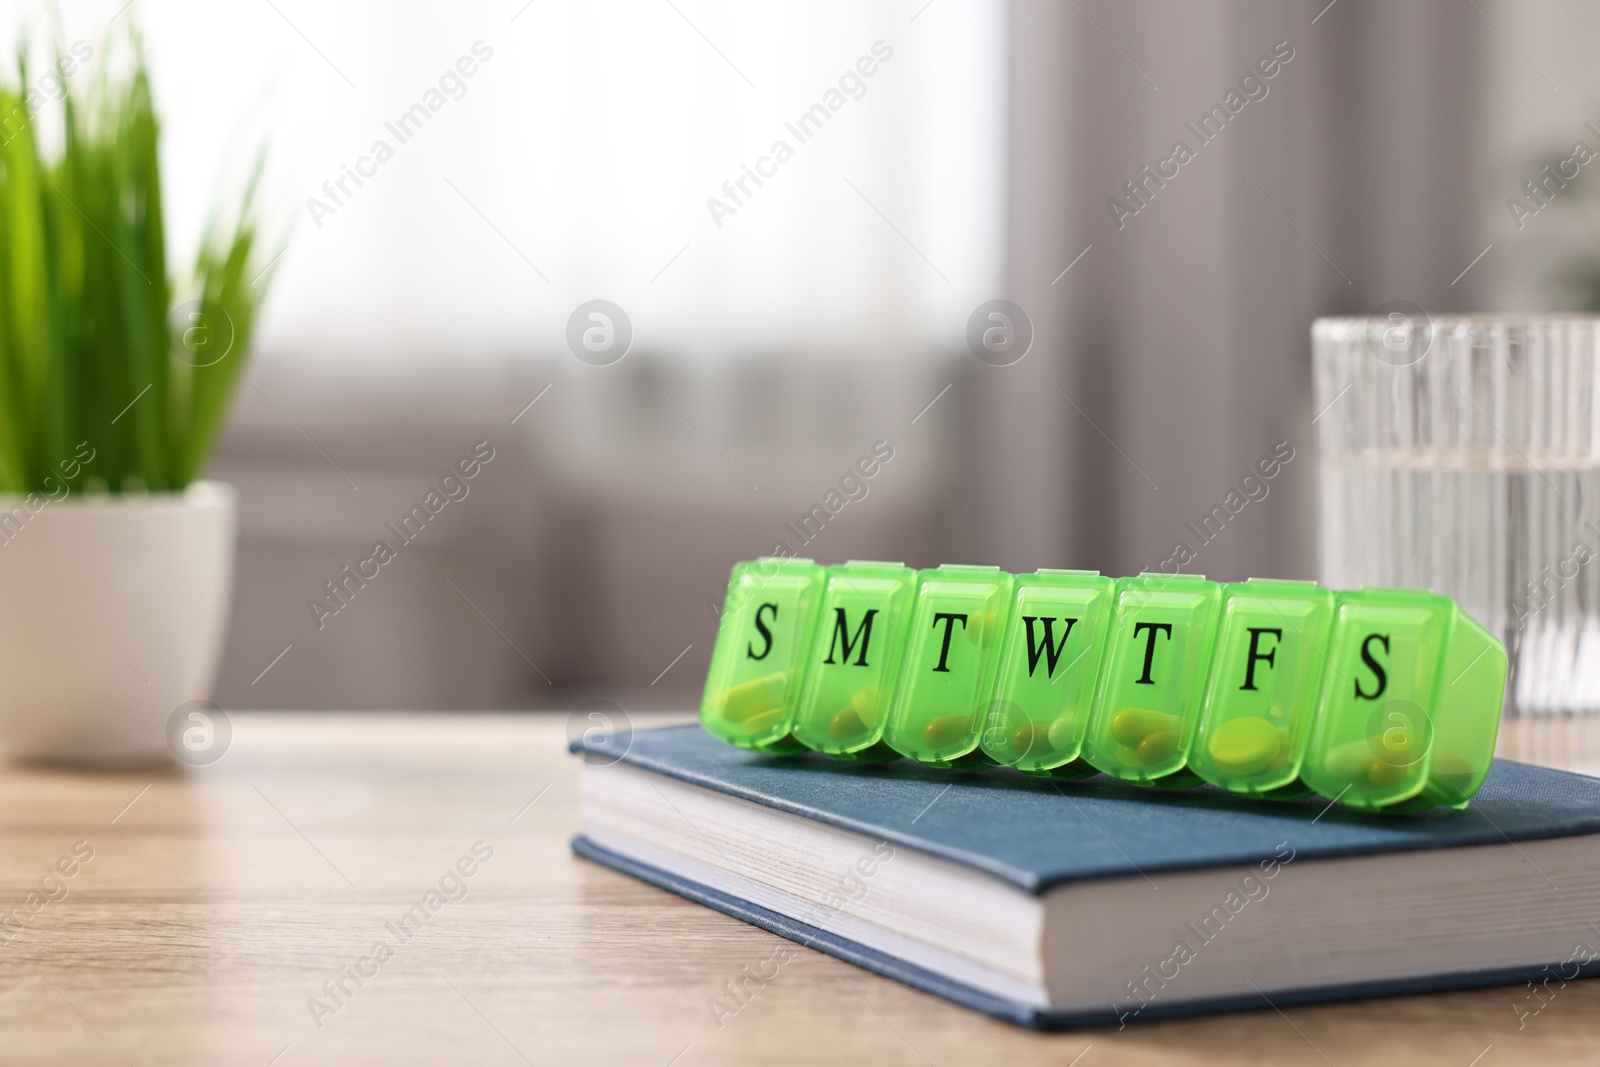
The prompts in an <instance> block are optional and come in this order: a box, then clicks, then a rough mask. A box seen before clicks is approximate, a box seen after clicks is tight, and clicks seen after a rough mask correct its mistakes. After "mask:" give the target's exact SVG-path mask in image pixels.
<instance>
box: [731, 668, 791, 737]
mask: <svg viewBox="0 0 1600 1067" xmlns="http://www.w3.org/2000/svg"><path fill="white" fill-rule="evenodd" d="M788 690H789V672H788V671H778V672H777V673H775V674H767V675H763V676H762V677H760V678H752V679H750V680H749V681H748V682H740V683H739V684H738V685H735V686H731V687H730V688H729V689H728V691H727V692H726V693H723V694H722V717H723V718H724V719H726V720H728V721H729V722H732V723H738V724H740V725H742V726H744V727H746V728H748V729H751V730H759V729H765V728H766V727H767V726H770V725H772V722H773V721H774V719H776V718H777V717H779V716H781V715H782V713H783V698H784V696H785V695H786V694H787V693H788Z"/></svg>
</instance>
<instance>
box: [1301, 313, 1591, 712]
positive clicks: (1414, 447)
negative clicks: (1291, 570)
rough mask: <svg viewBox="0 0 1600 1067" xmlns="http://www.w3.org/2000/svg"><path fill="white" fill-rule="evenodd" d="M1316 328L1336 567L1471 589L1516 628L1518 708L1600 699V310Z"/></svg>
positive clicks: (1512, 645) (1454, 590)
mask: <svg viewBox="0 0 1600 1067" xmlns="http://www.w3.org/2000/svg"><path fill="white" fill-rule="evenodd" d="M1311 337H1312V362H1313V380H1314V388H1313V393H1314V398H1315V399H1314V404H1313V410H1314V412H1315V415H1314V418H1313V424H1314V425H1315V427H1316V429H1317V442H1318V445H1319V452H1320V457H1319V460H1318V463H1319V468H1318V473H1319V486H1318V493H1319V496H1318V524H1317V525H1318V535H1319V543H1318V569H1319V572H1320V573H1319V578H1320V579H1321V581H1322V582H1324V583H1325V584H1327V585H1330V586H1333V587H1335V588H1346V589H1353V588H1356V587H1358V586H1361V585H1390V586H1413V587H1419V588H1426V589H1432V590H1433V591H1435V592H1437V593H1444V594H1446V595H1448V596H1451V597H1454V598H1455V599H1456V601H1457V602H1458V603H1460V604H1461V606H1462V607H1463V608H1465V609H1466V610H1467V611H1469V612H1471V613H1472V614H1473V615H1474V616H1475V617H1476V618H1477V619H1478V620H1479V621H1480V622H1482V623H1483V624H1484V625H1485V626H1487V627H1489V629H1490V630H1491V631H1493V632H1494V633H1497V634H1499V635H1500V636H1501V637H1502V638H1503V639H1504V640H1505V643H1506V649H1507V651H1508V652H1509V653H1510V657H1511V679H1510V681H1509V683H1508V685H1507V689H1506V711H1507V713H1508V714H1522V715H1543V714H1551V713H1569V712H1593V711H1600V412H1597V410H1596V402H1597V396H1600V388H1597V387H1600V318H1590V317H1577V316H1536V315H1516V316H1514V315H1506V316H1489V315H1485V316H1475V315H1474V316H1458V317H1450V318H1445V317H1437V318H1432V319H1429V318H1428V316H1426V315H1425V314H1423V313H1422V312H1421V310H1420V309H1416V308H1406V309H1403V310H1397V311H1393V312H1390V313H1388V314H1379V315H1375V316H1371V317H1367V318H1328V319H1318V320H1317V321H1316V323H1315V324H1314V325H1313V326H1312V329H1311Z"/></svg>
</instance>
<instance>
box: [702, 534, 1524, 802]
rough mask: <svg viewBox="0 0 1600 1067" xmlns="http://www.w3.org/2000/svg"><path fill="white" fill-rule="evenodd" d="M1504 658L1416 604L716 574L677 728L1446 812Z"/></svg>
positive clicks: (1029, 770)
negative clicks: (691, 722) (717, 607)
mask: <svg viewBox="0 0 1600 1067" xmlns="http://www.w3.org/2000/svg"><path fill="white" fill-rule="evenodd" d="M1506 667H1507V662H1506V651H1505V646H1504V645H1502V644H1501V643H1500V641H1499V639H1497V638H1496V637H1495V636H1494V635H1493V634H1491V633H1489V632H1488V631H1487V630H1485V629H1484V628H1483V627H1482V626H1481V625H1479V624H1478V623H1477V621H1476V620H1474V619H1473V618H1472V617H1471V616H1469V615H1468V614H1467V613H1466V612H1464V611H1462V610H1461V609H1460V608H1458V607H1457V606H1456V604H1455V602H1454V601H1452V600H1450V599H1449V598H1448V597H1443V596H1437V595H1435V594H1433V593H1428V592H1424V591H1420V590H1411V589H1375V588H1366V589H1360V590H1355V591H1350V592H1335V591H1333V590H1328V589H1321V588H1319V587H1318V586H1317V585H1316V584H1315V583H1312V582H1296V581H1277V580H1259V579H1251V580H1249V581H1247V582H1235V583H1228V584H1220V583H1217V582H1211V581H1207V580H1206V579H1204V578H1202V577H1198V576H1193V575H1170V574H1141V575H1138V576H1137V577H1132V578H1122V579H1118V580H1115V581H1113V580H1112V579H1111V578H1108V577H1105V576H1103V575H1101V574H1098V573H1096V572H1094V571H1075V570H1041V571H1036V572H1034V573H1032V574H1019V575H1012V574H1007V573H1005V572H1004V571H1001V570H999V569H997V568H994V567H970V566H949V565H947V566H943V567H935V568H933V569H931V570H924V571H914V570H912V569H910V568H909V567H905V566H903V565H901V564H898V563H871V562H859V561H852V562H849V563H845V564H842V565H839V566H832V567H824V566H819V565H818V564H816V563H813V562H811V561H810V560H800V559H781V558H775V557H771V558H763V559H757V560H752V561H748V562H744V563H740V564H737V565H736V566H735V567H734V568H733V573H732V575H731V576H730V578H729V581H728V596H727V602H726V605H725V607H724V609H723V613H722V621H721V624H720V626H719V628H718V631H717V644H716V648H715V649H714V650H713V652H712V654H711V668H710V672H709V674H708V676H707V678H706V689H705V696H704V698H703V700H702V702H701V706H700V721H701V724H702V725H703V726H704V727H705V729H706V730H707V731H709V732H710V733H711V734H713V735H715V736H716V737H718V738H721V739H722V740H724V741H727V742H729V743H731V744H735V745H739V746H741V747H743V748H748V749H752V750H754V751H757V752H764V753H768V754H770V755H778V756H783V755H795V754H798V753H801V752H805V751H808V750H809V751H815V752H821V753H824V754H826V755H828V756H832V757H835V758H839V759H852V760H888V759H898V758H900V757H909V758H911V759H914V760H917V761H919V762H921V763H924V764H927V765H929V766H934V767H944V768H953V769H968V768H978V767H984V766H992V765H994V764H1003V765H1005V766H1009V767H1013V768H1015V769H1016V770H1018V771H1021V772H1023V773H1025V774H1033V775H1041V776H1049V777H1052V778H1069V779H1070V778H1083V777H1087V776H1089V775H1092V774H1096V773H1105V774H1109V775H1112V776H1113V777H1116V778H1119V779H1122V780H1123V781H1127V782H1133V783H1136V784H1140V785H1148V786H1154V787H1156V788H1162V789H1184V788H1188V787H1190V786H1195V785H1199V784H1200V783H1202V782H1209V783H1211V784H1212V785H1215V786H1220V787H1221V788H1223V789H1227V790H1229V791H1231V792H1234V793H1243V794H1247V795H1251V796H1259V797H1265V798H1271V799H1296V798H1300V797H1305V796H1309V795H1311V794H1312V793H1320V794H1321V795H1323V796H1325V797H1328V798H1329V799H1331V800H1335V801H1337V802H1339V803H1341V804H1344V805H1347V806H1349V807H1352V808H1359V809H1362V810H1365V811H1384V812H1411V811H1420V810H1423V809H1426V808H1431V807H1434V806H1436V805H1441V804H1442V805H1448V806H1450V807H1455V808H1462V807H1465V806H1466V804H1467V801H1468V799H1470V798H1471V796H1472V795H1473V794H1474V793H1476V792H1477V790H1478V787H1479V786H1481V785H1482V784H1483V779H1484V777H1485V776H1486V775H1487V774H1488V772H1489V765H1490V762H1491V760H1492V758H1493V755H1494V746H1495V737H1496V734H1497V732H1498V730H1499V725H1500V708H1501V702H1502V699H1503V697H1504V694H1505V685H1506Z"/></svg>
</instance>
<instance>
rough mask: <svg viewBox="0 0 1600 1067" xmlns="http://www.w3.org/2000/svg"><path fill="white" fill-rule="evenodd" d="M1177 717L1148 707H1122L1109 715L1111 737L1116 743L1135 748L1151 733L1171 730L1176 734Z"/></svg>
mask: <svg viewBox="0 0 1600 1067" xmlns="http://www.w3.org/2000/svg"><path fill="white" fill-rule="evenodd" d="M1177 729H1178V717H1177V716H1176V715H1168V714H1167V713H1166V712H1164V711H1152V710H1151V709H1149V708H1123V709H1122V710H1121V711H1119V712H1117V713H1116V714H1115V715H1113V716H1112V717H1111V737H1112V739H1113V740H1115V741H1116V742H1117V743H1119V744H1122V745H1126V746H1128V747H1129V748H1137V747H1138V746H1139V744H1140V743H1141V742H1143V741H1144V739H1145V738H1146V737H1149V736H1150V735H1151V734H1159V733H1165V732H1167V731H1172V732H1173V733H1174V734H1176V732H1177Z"/></svg>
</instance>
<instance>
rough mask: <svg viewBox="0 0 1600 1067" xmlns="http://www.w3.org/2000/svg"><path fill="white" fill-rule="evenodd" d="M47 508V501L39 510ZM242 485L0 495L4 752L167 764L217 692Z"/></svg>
mask: <svg viewBox="0 0 1600 1067" xmlns="http://www.w3.org/2000/svg"><path fill="white" fill-rule="evenodd" d="M41 502H43V503H42V504H41ZM236 529H237V518H236V507H235V498H234V492H233V488H232V487H231V486H228V485H224V484H222V483H220V482H196V483H195V484H194V485H191V486H190V487H189V488H188V489H186V490H184V491H183V492H181V493H162V494H153V495H149V496H129V497H85V496H82V495H72V496H68V497H65V498H63V499H61V500H56V501H47V500H46V498H44V497H43V496H42V495H38V496H33V497H27V498H23V497H16V496H6V497H0V752H4V753H5V754H6V755H8V756H11V757H14V758H19V759H28V760H42V761H49V762H66V763H78V764H127V763H147V762H153V761H164V760H168V759H170V758H171V753H170V751H169V749H168V747H167V721H168V719H169V718H170V717H171V715H172V713H173V711H174V709H176V708H177V707H178V706H179V705H180V704H183V703H185V702H186V701H190V700H203V699H205V698H207V697H209V696H210V693H211V685H212V682H213V681H214V680H215V677H216V672H217V661H218V658H219V657H220V656H221V654H222V638H223V629H224V626H225V625H226V623H227V618H228V608H229V602H230V600H231V598H232V594H233V554H234V541H235V536H236Z"/></svg>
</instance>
